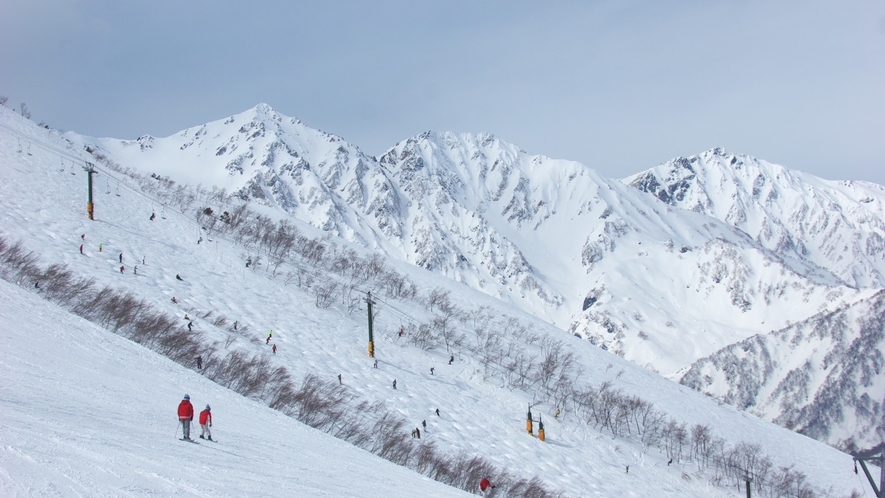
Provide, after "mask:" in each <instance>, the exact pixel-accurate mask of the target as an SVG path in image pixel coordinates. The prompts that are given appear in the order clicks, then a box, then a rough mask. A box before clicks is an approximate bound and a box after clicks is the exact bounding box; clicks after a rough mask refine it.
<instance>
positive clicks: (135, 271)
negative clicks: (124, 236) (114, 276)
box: [80, 233, 181, 280]
mask: <svg viewBox="0 0 885 498" xmlns="http://www.w3.org/2000/svg"><path fill="white" fill-rule="evenodd" d="M80 241H81V242H85V241H86V234H85V233H84V234H82V235H80ZM103 249H104V243H103V242H99V243H98V252H103ZM80 254H84V253H83V244H80ZM145 259H146V258H145V257H142V258H141V264H142V265H144V264H145ZM118 260H119V261H120V263H123V253H122V252H121V253H120V255H119V256H118ZM125 272H126V266H125V265H123V264H121V265H120V273H121V274H122V273H125ZM132 273H133V274H134V275H138V265H135V267H134V268H133V269H132ZM176 277H177V278H178V279H179V280H181V277H178V275H176Z"/></svg>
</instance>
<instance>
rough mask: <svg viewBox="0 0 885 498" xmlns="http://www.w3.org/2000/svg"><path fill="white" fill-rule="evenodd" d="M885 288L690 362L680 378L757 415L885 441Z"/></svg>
mask: <svg viewBox="0 0 885 498" xmlns="http://www.w3.org/2000/svg"><path fill="white" fill-rule="evenodd" d="M883 367H885V291H880V292H878V293H877V294H876V295H875V296H873V297H871V298H868V299H864V300H863V301H860V302H858V303H855V304H853V305H850V306H846V307H845V308H843V309H840V310H838V311H835V312H828V313H822V314H820V315H815V316H813V317H811V318H809V319H808V320H804V321H802V322H800V323H797V324H795V325H792V326H790V327H787V328H785V329H783V330H779V331H777V332H772V333H769V334H762V335H756V336H753V337H750V338H748V339H745V340H743V341H741V342H739V343H736V344H732V345H730V346H728V347H726V348H723V349H722V350H720V351H717V352H716V353H715V354H713V355H710V356H708V357H706V358H703V359H701V360H699V361H698V362H696V363H695V364H694V365H692V368H691V370H689V371H688V372H687V373H686V374H685V376H684V377H683V378H682V380H681V382H682V383H683V384H685V385H687V386H690V387H692V388H694V389H698V390H699V391H703V392H705V393H708V394H710V395H713V396H715V397H717V398H720V399H723V400H724V401H726V402H727V403H731V404H732V405H734V406H737V407H738V408H741V409H746V410H748V411H750V412H751V413H755V414H757V415H759V416H760V417H762V418H765V419H768V420H773V421H775V422H777V423H779V424H781V425H783V426H785V427H788V428H791V429H794V430H796V431H798V432H801V433H803V434H807V435H809V436H811V437H813V438H815V439H818V440H821V441H827V442H829V443H830V444H832V445H833V446H836V447H837V448H845V449H846V450H849V451H858V450H861V449H865V448H872V447H873V446H875V445H877V444H879V443H881V442H882V440H883V438H885V423H883V417H885V408H883V403H885V400H883V393H885V382H883V379H882V375H881V373H882V369H883Z"/></svg>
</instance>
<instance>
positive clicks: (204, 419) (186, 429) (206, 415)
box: [178, 394, 214, 442]
mask: <svg viewBox="0 0 885 498" xmlns="http://www.w3.org/2000/svg"><path fill="white" fill-rule="evenodd" d="M193 420H194V405H192V404H191V397H190V396H189V395H187V394H185V395H184V399H182V400H181V403H179V404H178V422H179V424H180V425H181V432H182V438H181V439H182V440H183V441H191V442H193V439H191V421H193ZM199 422H200V439H208V440H209V441H214V439H212V432H211V431H210V430H209V428H210V427H212V408H211V407H210V406H209V405H206V408H205V409H203V411H201V412H200V418H199Z"/></svg>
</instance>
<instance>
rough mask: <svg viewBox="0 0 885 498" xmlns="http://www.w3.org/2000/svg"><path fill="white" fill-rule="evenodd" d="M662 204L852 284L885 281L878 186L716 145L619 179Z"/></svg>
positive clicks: (884, 198) (884, 226) (883, 216)
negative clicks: (731, 229) (728, 227)
mask: <svg viewBox="0 0 885 498" xmlns="http://www.w3.org/2000/svg"><path fill="white" fill-rule="evenodd" d="M624 182H625V183H628V184H630V185H632V186H634V187H636V188H638V189H640V190H642V191H645V192H648V193H650V194H652V195H654V196H655V197H657V198H658V199H660V200H661V201H663V202H665V203H667V204H669V205H672V206H677V207H681V208H683V209H688V210H692V211H696V212H698V213H703V214H706V215H708V216H711V217H714V218H716V219H719V220H722V221H725V222H726V223H729V224H730V225H733V226H735V227H737V228H739V229H740V230H742V231H743V232H746V233H747V234H749V235H750V236H751V237H752V238H753V239H754V240H755V241H757V242H758V243H760V244H761V245H763V246H764V247H766V248H768V249H770V250H772V251H774V252H776V253H778V254H779V255H780V256H781V257H783V258H785V259H786V260H787V261H793V260H799V261H801V262H802V263H804V264H811V265H817V266H819V267H820V268H823V269H826V270H827V271H829V272H831V273H832V274H833V275H835V276H837V277H838V278H839V279H841V280H842V281H843V282H845V283H846V284H848V285H850V286H852V287H875V288H880V287H882V286H883V285H885V221H883V220H885V187H883V186H881V185H876V184H873V183H868V182H852V181H841V182H835V181H828V180H823V179H821V178H818V177H815V176H813V175H809V174H807V173H802V172H799V171H791V170H788V169H786V168H784V167H783V166H780V165H777V164H771V163H769V162H766V161H761V160H759V159H756V158H753V157H750V156H746V155H740V154H732V153H730V152H728V151H726V150H725V149H722V148H715V149H711V150H708V151H706V152H704V153H702V154H699V155H696V156H692V157H688V158H686V157H679V158H676V159H673V160H670V161H668V162H666V163H664V164H661V165H660V166H657V167H655V168H652V169H650V170H647V171H644V172H641V173H637V174H636V175H633V176H630V177H628V178H626V179H624Z"/></svg>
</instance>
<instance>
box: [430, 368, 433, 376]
mask: <svg viewBox="0 0 885 498" xmlns="http://www.w3.org/2000/svg"><path fill="white" fill-rule="evenodd" d="M430 375H433V367H430Z"/></svg>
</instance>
